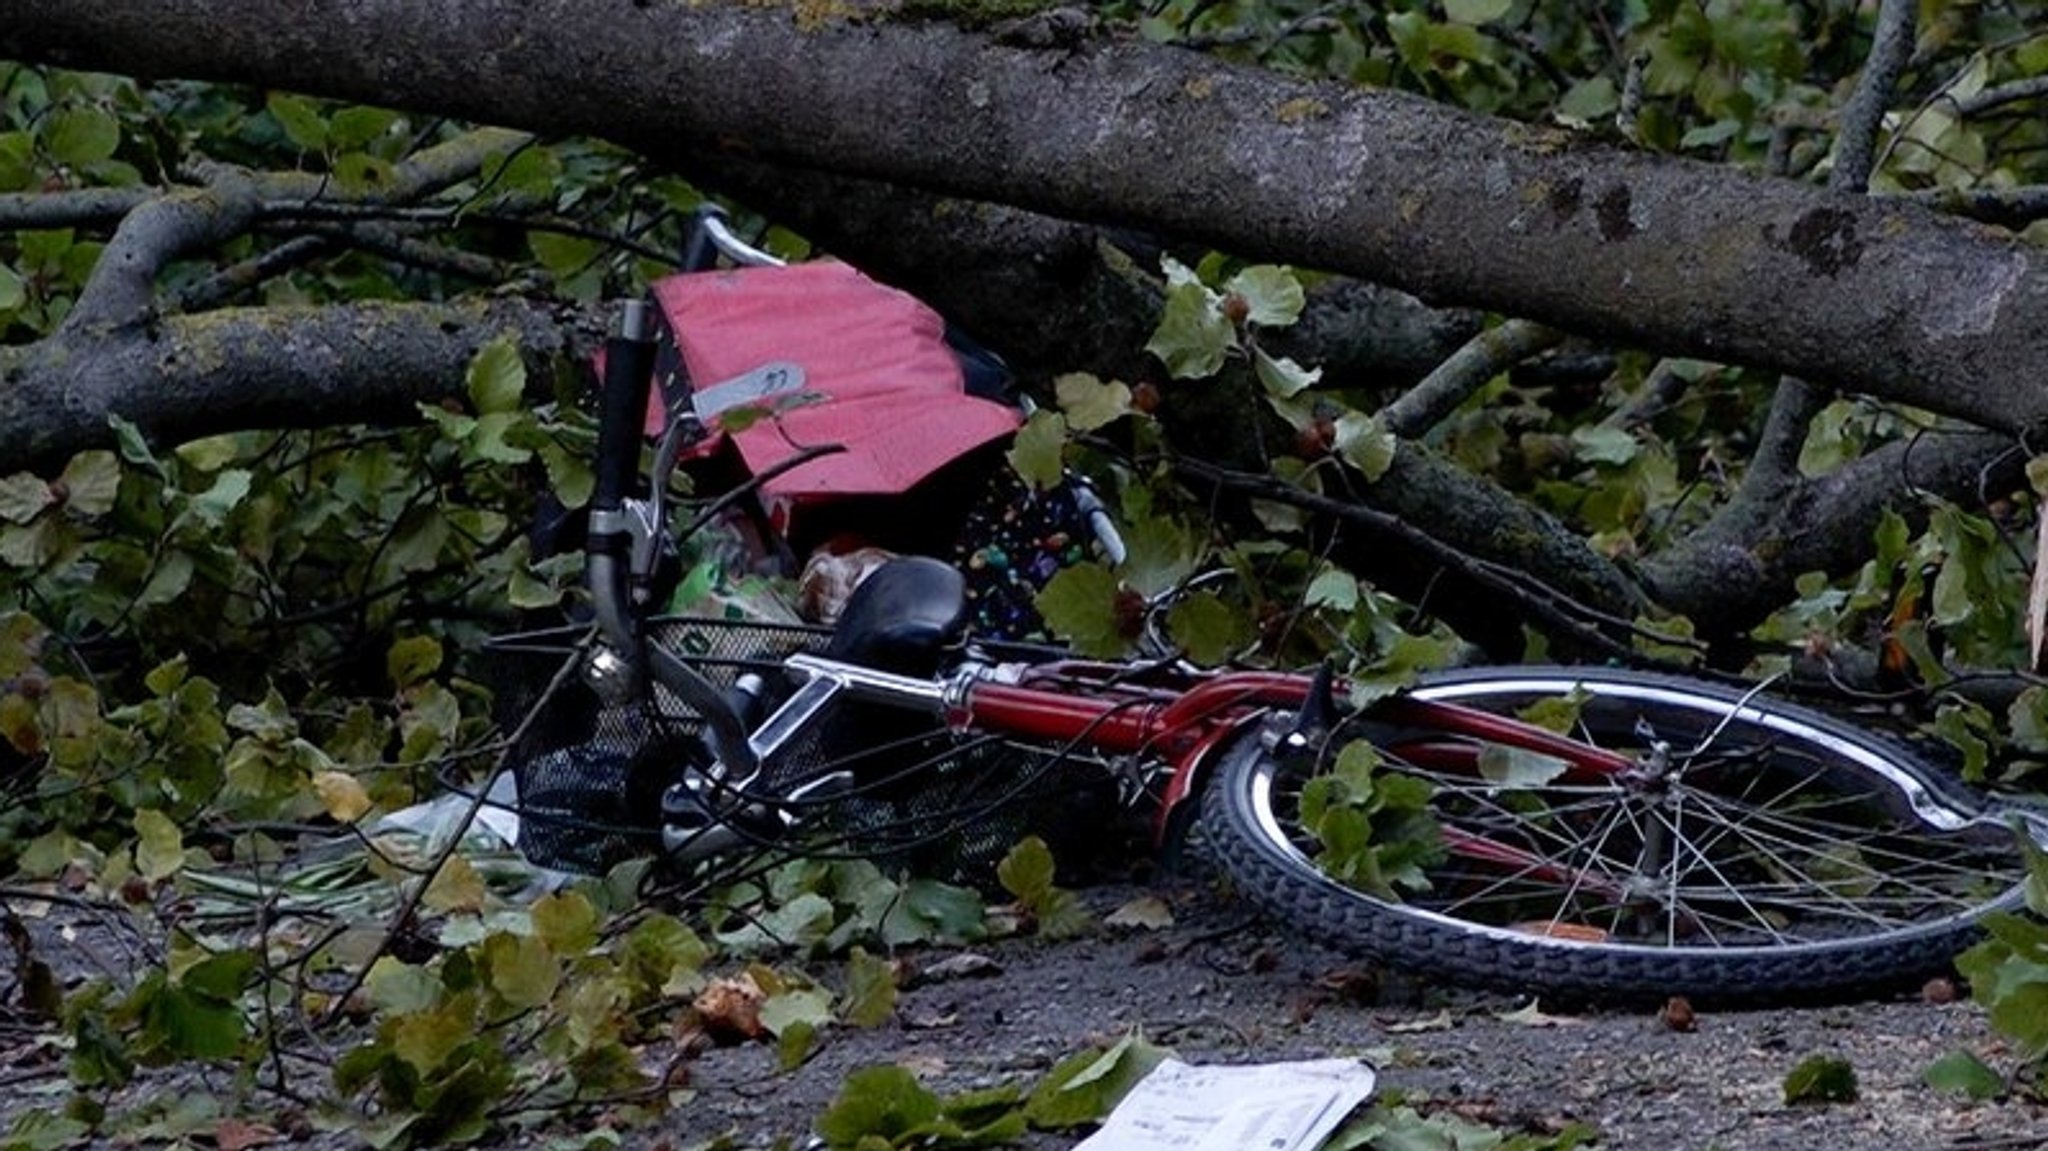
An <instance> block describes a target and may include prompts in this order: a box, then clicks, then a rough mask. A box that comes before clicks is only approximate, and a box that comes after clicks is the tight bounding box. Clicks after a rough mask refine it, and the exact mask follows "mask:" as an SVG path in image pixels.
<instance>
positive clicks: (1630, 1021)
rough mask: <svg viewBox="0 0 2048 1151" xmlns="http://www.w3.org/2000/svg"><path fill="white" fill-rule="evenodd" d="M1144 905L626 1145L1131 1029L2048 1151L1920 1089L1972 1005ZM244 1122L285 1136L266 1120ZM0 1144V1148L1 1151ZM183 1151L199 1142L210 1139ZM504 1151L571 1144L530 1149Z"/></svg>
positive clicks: (2003, 1118) (1816, 1125) (1020, 957)
mask: <svg viewBox="0 0 2048 1151" xmlns="http://www.w3.org/2000/svg"><path fill="white" fill-rule="evenodd" d="M1145 895H1151V896H1156V897H1158V898H1161V899H1163V900H1164V902H1165V903H1166V905H1167V906H1168V907H1169V908H1170V909H1171V911H1172V915H1173V922H1172V924H1171V926H1168V927H1164V928H1161V929H1142V928H1131V929H1119V928H1110V927H1101V928H1100V929H1099V930H1098V931H1097V932H1095V933H1094V934H1091V935H1088V936H1085V937H1083V938H1079V939H1075V940H1069V941H1064V942H1057V943H1055V942H1049V941H1045V940H1039V939H1031V938H1024V939H1012V940H1006V941H1000V942H996V943H991V944H987V945H983V946H977V947H975V948H972V949H970V950H971V953H972V954H974V955H977V956H979V957H981V958H983V959H985V960H987V961H988V962H987V963H985V964H979V965H978V966H979V967H981V969H982V970H981V973H980V974H977V975H972V976H962V977H955V978H930V977H925V978H922V979H918V978H913V979H912V981H911V983H910V985H909V986H908V987H907V988H906V989H905V990H904V991H903V993H902V995H901V998H900V1000H899V1002H898V1009H897V1012H896V1015H895V1017H894V1019H893V1020H891V1021H890V1022H888V1023H886V1024H884V1025H883V1026H881V1027H878V1028H874V1029H870V1030H857V1029H852V1028H846V1027H831V1028H828V1029H826V1031H825V1032H824V1034H823V1037H822V1041H821V1043H820V1044H819V1046H818V1047H817V1048H816V1049H815V1053H814V1055H813V1056H812V1058H811V1059H810V1060H809V1061H808V1062H807V1063H805V1064H804V1065H803V1066H802V1067H800V1068H798V1069H797V1070H795V1071H791V1072H783V1071H780V1070H778V1069H777V1066H776V1059H775V1054H774V1052H773V1051H772V1050H771V1049H770V1048H769V1047H768V1046H766V1045H764V1044H753V1045H745V1046H738V1047H725V1048H716V1049H713V1050H711V1051H708V1052H706V1053H704V1054H702V1055H701V1056H699V1057H698V1058H697V1059H695V1061H694V1062H692V1063H691V1064H690V1065H689V1068H688V1074H689V1082H690V1085H691V1087H692V1088H693V1089H694V1095H693V1097H692V1098H691V1099H690V1100H689V1102H687V1103H686V1104H685V1105H684V1106H683V1107H681V1108H680V1109H679V1110H677V1111H676V1112H674V1113H673V1114H672V1115H670V1116H669V1117H668V1119H667V1120H666V1121H665V1122H664V1123H663V1124H662V1125H661V1127H660V1128H658V1129H656V1130H651V1131H650V1130H643V1131H636V1132H633V1133H631V1134H630V1135H628V1136H627V1138H626V1140H625V1143H626V1145H627V1146H635V1147H642V1146H644V1147H659V1148H672V1149H675V1151H681V1149H683V1148H689V1147H692V1146H693V1145H696V1144H699V1143H701V1142H703V1141H706V1140H710V1139H712V1138H714V1137H717V1136H726V1137H728V1138H729V1139H730V1142H729V1143H728V1144H727V1145H729V1146H735V1147H742V1148H760V1149H764V1151H765V1149H768V1148H772V1147H775V1146H777V1145H778V1142H779V1141H782V1140H787V1142H786V1143H783V1144H781V1145H784V1146H788V1147H793V1148H802V1147H805V1146H806V1145H807V1144H808V1143H809V1141H810V1124H811V1122H812V1121H813V1120H814V1119H815V1118H816V1117H817V1116H818V1115H820V1114H822V1113H823V1112H824V1110H825V1109H826V1108H827V1107H828V1106H829V1105H830V1103H831V1101H832V1099H833V1097H834V1095H835V1094H836V1093H837V1092H838V1090H839V1087H840V1085H841V1084H842V1082H843V1081H844V1080H845V1078H846V1076H847V1075H848V1074H849V1073H850V1072H852V1071H854V1070H856V1069H859V1068H861V1067H865V1066H870V1065H874V1064H881V1063H897V1064H902V1065H905V1066H908V1067H910V1068H912V1069H913V1070H915V1071H916V1072H917V1073H918V1074H919V1075H920V1076H922V1077H923V1078H924V1079H925V1080H926V1081H927V1083H928V1084H929V1085H930V1086H932V1087H934V1088H935V1089H937V1090H939V1091H941V1092H944V1093H951V1092H955V1091H960V1090H966V1089H971V1088H977V1087H987V1086H993V1085H996V1084H999V1083H1004V1082H1021V1083H1026V1084H1028V1083H1031V1082H1034V1081H1036V1080H1037V1079H1038V1078H1039V1077H1040V1076H1041V1075H1042V1074H1043V1073H1044V1072H1045V1070H1046V1069H1048V1068H1049V1067H1051V1066H1052V1064H1053V1063H1055V1062H1056V1061H1058V1060H1059V1059H1061V1058H1063V1057H1065V1056H1067V1055H1070V1054H1073V1053H1075V1052H1077V1051H1080V1050H1083V1049H1085V1048H1086V1047H1088V1046H1089V1045H1090V1044H1093V1043H1099V1042H1104V1041H1108V1040H1113V1039H1115V1038H1117V1037H1118V1036H1120V1035H1122V1034H1124V1033H1125V1032H1127V1031H1128V1030H1130V1029H1132V1028H1142V1029H1143V1033H1144V1035H1145V1036H1146V1037H1147V1038H1148V1039H1149V1040H1151V1041H1152V1042H1153V1043H1156V1044H1159V1045H1162V1046H1166V1047H1170V1048H1172V1049H1173V1050H1174V1051H1175V1052H1177V1053H1178V1054H1179V1055H1180V1056H1181V1057H1182V1058H1183V1059H1186V1060H1188V1061H1190V1062H1261V1061H1276V1060H1283V1059H1298V1058H1317V1057H1327V1056H1345V1057H1357V1058H1362V1059H1365V1060H1367V1061H1368V1062H1370V1063H1372V1064H1373V1065H1374V1066H1375V1067H1376V1068H1377V1069H1378V1071H1379V1075H1380V1090H1381V1091H1382V1092H1383V1093H1384V1092H1390V1091H1398V1092H1401V1093H1403V1094H1404V1095H1406V1096H1409V1097H1411V1098H1413V1097H1426V1099H1427V1100H1428V1102H1427V1103H1426V1104H1424V1106H1425V1107H1426V1108H1443V1109H1450V1110H1453V1111H1455V1112H1457V1113H1458V1114H1460V1115H1462V1116H1464V1117H1466V1118H1470V1119H1474V1120H1477V1121H1481V1122H1484V1123H1487V1124H1490V1125H1492V1126H1494V1127H1497V1128H1500V1129H1503V1130H1506V1131H1510V1132H1517V1131H1531V1132H1552V1131H1555V1130H1558V1129H1560V1128H1562V1127H1564V1126H1565V1125H1567V1124H1570V1123H1574V1122H1577V1123H1583V1124H1587V1125H1590V1126H1591V1127H1593V1128H1594V1129H1595V1130H1596V1131H1597V1132H1598V1133H1599V1144H1598V1145H1599V1146H1602V1147H1606V1148H1612V1149H1628V1151H1634V1149H1639V1148H1640V1149H1644V1151H1676V1149H1684V1151H1704V1149H1707V1148H1719V1149H1721V1151H1777V1149H1788V1151H1789V1149H1796V1151H1833V1149H1837V1148H1842V1149H1858V1148H1883V1149H1885V1151H1920V1149H1926V1151H1936V1149H1948V1151H1991V1149H1994V1148H2027V1149H2034V1148H2043V1147H2048V1109H2044V1108H2043V1107H2042V1106H2040V1105H2039V1104H2036V1103H2033V1102H2029V1101H2027V1100H2025V1099H2022V1098H2007V1099H2004V1100H2000V1101H1995V1102H1985V1103H1971V1102H1967V1101H1962V1100H1959V1099H1954V1098H1949V1097H1946V1096H1943V1095H1941V1094H1939V1093H1937V1092H1935V1091H1934V1090H1932V1089H1930V1088H1928V1087H1927V1086H1925V1085H1924V1084H1923V1083H1922V1081H1921V1074H1922V1072H1923V1071H1924V1070H1925V1068H1926V1067H1927V1066H1928V1064H1929V1063H1931V1062H1932V1061H1933V1060H1935V1059H1936V1058H1938V1057H1940V1056H1941V1055H1943V1054H1946V1053H1948V1052H1950V1051H1952V1050H1955V1049H1957V1048H1968V1049H1970V1050H1972V1051H1975V1052H1977V1053H1978V1054H1979V1055H1981V1056H1982V1057H1984V1058H1985V1059H1986V1060H1987V1061H1988V1062H1990V1063H1991V1064H1992V1065H1993V1066H1997V1067H2006V1066H2009V1065H2010V1063H2011V1060H2010V1059H2009V1058H2008V1057H2006V1056H2005V1055H2004V1052H2003V1048H2002V1047H2001V1045H2000V1043H1999V1041H1998V1039H1997V1038H1996V1036H1995V1035H1993V1034H1992V1033H1991V1031H1990V1030H1989V1028H1988V1027H1987V1025H1986V1022H1985V1019H1984V1017H1983V1014H1982V1012H1981V1011H1980V1010H1979V1009H1977V1008H1976V1007H1975V1006H1973V1005H1971V1004H1969V1003H1968V1002H1967V1001H1965V1002H1952V1003H1947V1004H1934V1003H1929V1002H1925V1001H1923V1000H1922V999H1920V998H1918V997H1912V998H1909V999H1906V1000H1902V1001H1897V1002H1885V1003H1862V1004H1854V1005H1849V1006H1830V1007H1820V1008H1808V1009H1777V1010H1768V1011H1755V1012H1744V1013H1728V1014H1722V1013H1714V1012H1708V1011H1702V1012H1700V1013H1699V1014H1698V1016H1697V1018H1696V1020H1695V1024H1694V1027H1693V1029H1692V1030H1690V1031H1679V1030H1674V1029H1672V1028H1671V1027H1670V1026H1668V1025H1667V1024H1666V1023H1665V1022H1663V1021H1662V1019H1661V1018H1660V1017H1659V1014H1658V1013H1656V1012H1644V1011H1632V1012H1607V1013H1589V1012H1572V1013H1563V1012H1560V1013H1557V1014H1551V1013H1549V1011H1548V1008H1549V1005H1538V1010H1536V1011H1534V1012H1532V1011H1530V1010H1528V1008H1529V1006H1530V1005H1529V1004H1528V1003H1527V1002H1526V1001H1522V1000H1518V999H1516V998H1515V997H1513V996H1507V995H1491V994H1488V995H1481V994H1475V993H1471V992H1461V991H1456V990H1453V989H1447V988H1436V987H1431V986H1429V985H1428V984H1427V983H1426V982H1417V981H1415V980H1414V979H1412V978H1404V977H1397V976H1382V975H1379V974H1376V973H1374V972H1371V971H1367V970H1364V969H1361V968H1360V967H1358V966H1357V965H1356V964H1354V963H1351V962H1349V961H1347V960H1346V959H1345V958H1343V957H1342V956H1340V955H1337V954H1335V953H1332V952H1328V951H1325V950H1322V949H1320V948H1318V947H1315V946H1311V945H1307V944H1304V943H1303V942H1301V941H1300V940H1298V939H1295V938H1293V937H1291V936H1289V935H1287V934H1285V933H1284V932H1281V931H1279V930H1276V929H1275V928H1274V927H1273V926H1272V925H1270V924H1266V923H1263V922H1261V921H1260V920H1258V919H1257V918H1256V917H1254V916H1253V915H1252V913H1251V912H1250V911H1249V910H1248V909H1247V908H1246V907H1244V906H1243V905H1241V904H1236V903H1233V902H1230V901H1229V900H1227V899H1226V898H1224V897H1222V896H1221V895H1219V893H1218V891H1217V889H1216V885H1214V884H1213V883H1209V882H1206V881H1199V880H1188V879H1184V880H1180V881H1177V882H1174V883H1167V884H1158V885H1154V886H1151V887H1149V888H1148V887H1135V886H1131V885H1128V884H1120V885H1114V884H1113V885H1107V886H1099V887H1092V888H1089V889H1086V890H1084V891H1083V892H1082V897H1083V899H1084V901H1085V902H1086V903H1087V904H1088V905H1089V907H1090V909H1091V910H1092V911H1094V912H1095V913H1096V915H1097V916H1098V918H1100V917H1103V916H1107V915H1108V914H1109V913H1111V912H1113V911H1115V910H1116V909H1117V908H1119V907H1121V906H1124V905H1125V904H1126V903H1128V902H1129V901H1131V900H1132V899H1135V898H1138V897H1140V896H1145ZM45 932H49V933H50V934H45ZM38 934H39V935H43V936H44V937H43V938H42V939H41V940H40V941H39V946H40V948H41V950H42V952H43V954H45V955H46V956H49V957H51V958H53V959H60V955H61V953H62V952H63V951H64V950H65V949H66V948H71V949H81V948H84V949H89V950H93V951H95V952H97V954H94V955H92V956H90V957H75V958H79V959H80V961H81V962H85V961H86V959H87V958H89V959H90V960H91V961H92V962H90V963H88V964H87V965H88V967H101V966H104V965H105V964H106V963H107V962H108V961H109V960H110V959H111V960H112V961H113V962H114V963H115V964H116V965H118V964H119V963H120V960H119V958H118V955H109V954H108V953H107V948H106V946H105V944H106V936H105V935H104V934H102V933H95V932H93V931H90V930H88V931H84V932H74V933H73V935H72V938H71V939H69V940H65V939H64V938H62V936H61V927H60V925H58V924H55V923H48V924H43V925H40V926H39V928H38ZM95 939H97V940H99V942H97V943H95V942H93V941H94V940H95ZM958 954H961V953H960V952H954V951H947V950H931V951H921V952H917V953H914V954H910V955H907V956H906V957H905V959H906V962H907V964H908V965H909V966H910V967H911V968H915V969H921V970H923V971H927V972H929V971H932V970H933V969H934V968H939V969H940V970H941V971H943V967H942V966H941V965H942V962H943V961H945V960H947V959H949V958H952V957H954V956H957V955H958ZM60 962H61V959H60ZM803 966H804V968H805V970H807V971H810V972H812V973H814V974H816V975H818V976H819V977H820V978H821V979H823V980H824V981H825V982H827V983H832V982H834V981H835V979H836V976H837V972H836V971H834V970H833V969H832V967H831V965H829V964H814V963H806V964H804V965H803ZM0 1022H4V1019H0ZM0 1040H6V1042H0V1049H5V1050H4V1051H0V1055H4V1054H7V1053H9V1052H11V1053H13V1054H15V1055H19V1054H20V1053H21V1052H23V1051H28V1050H32V1049H35V1047H36V1043H37V1041H36V1040H35V1039H34V1038H33V1037H32V1036H28V1035H26V1034H25V1033H24V1032H23V1030H21V1029H20V1027H19V1026H18V1025H10V1026H6V1027H0ZM1816 1054H1825V1055H1832V1056H1836V1057H1839V1058H1842V1059H1845V1060H1847V1061H1848V1062H1849V1063H1850V1064H1851V1066H1853V1067H1854V1069H1855V1071H1856V1075H1857V1078H1858V1082H1859V1085H1860V1098H1859V1099H1858V1100H1857V1101H1856V1102H1853V1103H1840V1104H1831V1105H1814V1104H1804V1105H1787V1104H1786V1103H1785V1102H1784V1098H1783V1086H1782V1085H1783V1081H1784V1078H1785V1076H1786V1073H1787V1072H1789V1071H1790V1070H1791V1069H1792V1068H1793V1067H1794V1066H1795V1065H1796V1064H1798V1063H1799V1062H1800V1061H1801V1060H1803V1059H1805V1058H1807V1057H1808V1056H1811V1055H1816ZM50 1064H51V1061H50V1060H48V1059H45V1060H43V1062H42V1063H41V1065H40V1066H38V1065H33V1064H31V1065H23V1064H22V1063H20V1062H15V1063H12V1064H10V1065H0V1132H4V1131H5V1130H6V1129H7V1124H8V1123H9V1122H10V1121H11V1120H12V1117H13V1115H15V1114H18V1113H20V1112H21V1111H23V1110H45V1109H47V1110H53V1111H54V1110H55V1109H57V1108H61V1107H62V1105H63V1101H64V1098H65V1095H66V1093H67V1092H66V1089H65V1086H64V1079H63V1074H62V1067H61V1063H58V1064H56V1065H55V1066H52V1065H50ZM173 1074H177V1075H182V1076H184V1077H185V1079H184V1080H181V1081H180V1083H185V1084H186V1085H188V1086H189V1087H190V1089H192V1090H197V1091H225V1090H227V1089H228V1087H229V1084H228V1082H227V1081H226V1077H222V1076H213V1077H207V1076H203V1075H195V1074H194V1073H193V1072H191V1071H189V1070H187V1071H183V1072H175V1073H173ZM187 1081H189V1083H188V1082H187ZM164 1086H165V1084H163V1083H161V1082H159V1083H156V1084H154V1085H144V1087H143V1088H142V1090H145V1091H154V1092H161V1091H162V1089H163V1088H164ZM172 1086H179V1084H172ZM279 1107H280V1113H282V1111H283V1110H285V1108H283V1105H282V1104H279ZM253 1117H254V1118H255V1119H256V1120H257V1121H259V1122H266V1123H270V1124H272V1125H274V1126H278V1127H286V1126H288V1125H286V1124H284V1123H281V1122H280V1121H279V1120H278V1118H277V1116H276V1115H272V1114H269V1113H267V1112H265V1113H259V1114H256V1115H254V1116H253ZM556 1134H557V1135H559V1134H560V1133H556ZM277 1139H278V1142H276V1143H273V1144H269V1145H274V1146H293V1145H297V1146H301V1147H311V1148H318V1149H319V1151H326V1149H327V1148H340V1147H345V1146H356V1145H359V1144H358V1143H357V1141H356V1140H355V1139H354V1138H352V1137H349V1136H345V1135H340V1134H327V1135H321V1134H317V1133H311V1132H308V1131H306V1130H305V1129H304V1128H302V1130H301V1133H300V1134H299V1137H298V1138H297V1139H296V1140H294V1139H292V1138H291V1137H290V1136H289V1135H285V1134H280V1135H279V1136H277ZM1077 1141H1078V1140H1077V1138H1076V1137H1070V1136H1051V1135H1044V1134H1034V1135H1032V1136H1030V1137H1029V1140H1028V1142H1027V1144H1026V1146H1027V1147H1029V1148H1031V1149H1032V1151H1052V1149H1064V1148H1069V1147H1072V1146H1073V1145H1074V1144H1075V1143H1076V1142H1077ZM145 1144H146V1145H158V1144H148V1143H147V1141H145ZM7 1145H11V1144H9V1143H8V1141H7V1140H6V1138H5V1137H4V1135H0V1146H7ZM109 1145H111V1144H109ZM189 1145H192V1146H200V1147H205V1146H209V1145H211V1144H210V1143H209V1142H208V1141H207V1140H205V1139H203V1138H202V1139H201V1140H200V1141H199V1142H197V1143H193V1144H189ZM505 1145H506V1146H520V1147H548V1146H560V1145H562V1144H561V1143H560V1142H559V1140H558V1139H556V1138H552V1137H550V1135H548V1134H536V1135H526V1136H520V1137H516V1138H514V1139H512V1140H511V1141H509V1142H508V1143H506V1144H505Z"/></svg>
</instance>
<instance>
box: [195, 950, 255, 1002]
mask: <svg viewBox="0 0 2048 1151" xmlns="http://www.w3.org/2000/svg"><path fill="white" fill-rule="evenodd" d="M260 962H261V960H260V959H259V957H258V956H257V954H256V953H255V952H253V951H223V952H220V953H219V954H217V955H209V956H207V957H206V958H204V959H201V960H200V961H199V962H197V963H194V964H193V965H192V966H190V967H187V968H186V969H185V970H184V972H183V973H182V974H180V975H179V976H178V986H180V987H182V988H184V989H186V990H187V991H190V992H192V993H193V994H195V995H203V996H205V997H207V998H209V999H217V1000H220V1001H221V1002H224V1003H226V1002H232V1001H233V1000H235V999H236V998H238V997H239V996H240V995H241V994H242V989H243V988H245V987H247V986H248V985H249V977H250V976H252V975H254V974H255V973H256V968H257V967H258V965H259V964H260Z"/></svg>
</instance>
